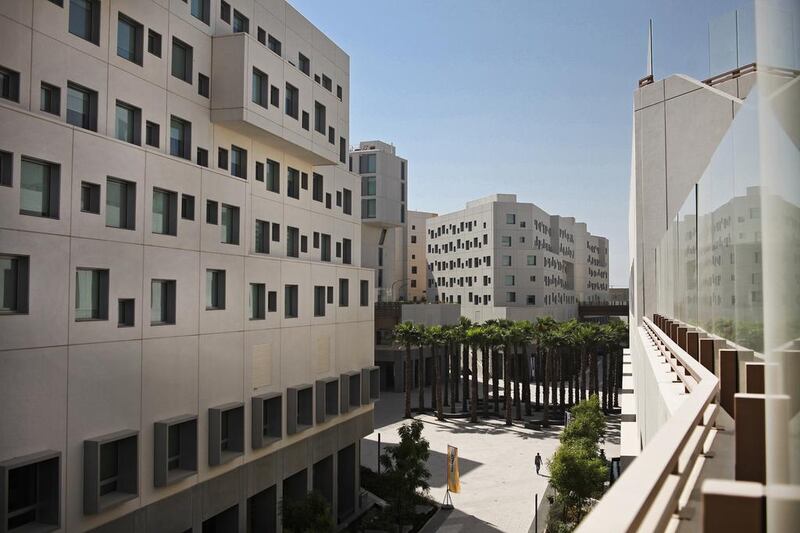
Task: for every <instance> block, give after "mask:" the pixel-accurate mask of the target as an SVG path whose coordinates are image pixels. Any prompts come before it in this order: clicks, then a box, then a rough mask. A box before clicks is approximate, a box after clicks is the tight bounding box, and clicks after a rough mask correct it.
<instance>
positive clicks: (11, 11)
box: [0, 0, 58, 27]
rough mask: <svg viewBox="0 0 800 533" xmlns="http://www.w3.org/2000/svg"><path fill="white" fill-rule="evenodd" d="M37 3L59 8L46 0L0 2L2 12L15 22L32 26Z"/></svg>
mask: <svg viewBox="0 0 800 533" xmlns="http://www.w3.org/2000/svg"><path fill="white" fill-rule="evenodd" d="M35 4H50V5H51V6H52V9H54V10H55V9H58V6H55V5H53V4H52V2H46V1H45V0H36V1H34V2H31V0H6V1H5V2H0V14H2V15H3V16H5V17H8V18H9V19H11V20H13V21H15V22H19V23H20V24H24V25H25V26H28V27H31V26H32V25H33V10H34V9H35V7H34V6H35ZM36 7H39V6H36ZM40 9H41V7H40Z"/></svg>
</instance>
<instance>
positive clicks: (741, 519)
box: [701, 479, 766, 533]
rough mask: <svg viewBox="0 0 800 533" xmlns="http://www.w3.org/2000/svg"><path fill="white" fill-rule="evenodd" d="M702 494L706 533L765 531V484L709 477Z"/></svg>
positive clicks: (754, 532)
mask: <svg viewBox="0 0 800 533" xmlns="http://www.w3.org/2000/svg"><path fill="white" fill-rule="evenodd" d="M701 491H702V493H703V533H730V532H731V531H736V532H737V533H762V532H763V531H766V504H765V499H764V486H763V485H761V484H759V483H752V482H746V481H730V480H725V479H707V480H705V481H704V482H703V486H702V488H701Z"/></svg>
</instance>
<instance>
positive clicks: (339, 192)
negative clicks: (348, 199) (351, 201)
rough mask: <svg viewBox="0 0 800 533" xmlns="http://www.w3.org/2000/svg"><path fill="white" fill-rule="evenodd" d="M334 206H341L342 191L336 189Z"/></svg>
mask: <svg viewBox="0 0 800 533" xmlns="http://www.w3.org/2000/svg"><path fill="white" fill-rule="evenodd" d="M336 207H342V191H336Z"/></svg>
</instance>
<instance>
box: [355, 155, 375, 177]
mask: <svg viewBox="0 0 800 533" xmlns="http://www.w3.org/2000/svg"><path fill="white" fill-rule="evenodd" d="M358 173H359V174H374V173H375V154H361V155H360V156H358Z"/></svg>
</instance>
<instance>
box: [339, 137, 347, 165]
mask: <svg viewBox="0 0 800 533" xmlns="http://www.w3.org/2000/svg"><path fill="white" fill-rule="evenodd" d="M339 162H340V163H342V164H344V163H347V141H346V140H345V138H344V137H339Z"/></svg>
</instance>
